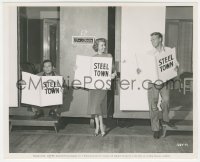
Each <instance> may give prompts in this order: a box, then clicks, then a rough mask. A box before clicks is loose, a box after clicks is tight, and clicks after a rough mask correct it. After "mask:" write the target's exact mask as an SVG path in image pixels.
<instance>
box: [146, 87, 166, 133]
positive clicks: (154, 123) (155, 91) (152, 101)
mask: <svg viewBox="0 0 200 162" xmlns="http://www.w3.org/2000/svg"><path fill="white" fill-rule="evenodd" d="M169 92H170V89H169V87H168V86H167V83H163V84H162V85H156V84H152V83H149V84H148V102H149V110H150V111H149V112H150V119H151V129H152V131H159V130H160V123H159V109H158V106H157V105H158V100H159V94H160V95H161V97H162V102H161V109H162V119H163V121H165V122H169Z"/></svg>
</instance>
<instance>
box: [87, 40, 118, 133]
mask: <svg viewBox="0 0 200 162" xmlns="http://www.w3.org/2000/svg"><path fill="white" fill-rule="evenodd" d="M93 49H94V51H95V52H96V54H95V55H94V57H112V55H111V54H108V53H107V52H106V39H104V38H99V39H96V40H95V42H94V45H93ZM115 76H116V71H115V68H114V64H113V63H112V74H111V79H114V78H115ZM106 94H107V90H100V89H92V90H89V106H88V114H90V115H91V116H92V117H94V118H95V124H96V129H95V132H94V136H98V135H99V129H100V131H101V136H105V134H106V132H105V130H104V124H103V116H104V115H107V108H106V107H105V106H104V107H103V101H104V99H105V97H106Z"/></svg>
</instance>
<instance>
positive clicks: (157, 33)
mask: <svg viewBox="0 0 200 162" xmlns="http://www.w3.org/2000/svg"><path fill="white" fill-rule="evenodd" d="M154 35H157V36H158V37H159V38H161V41H163V35H162V34H161V33H160V32H153V33H151V37H152V36H154Z"/></svg>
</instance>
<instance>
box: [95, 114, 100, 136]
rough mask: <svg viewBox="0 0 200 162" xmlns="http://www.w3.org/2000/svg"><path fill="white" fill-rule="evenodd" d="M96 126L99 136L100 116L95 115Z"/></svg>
mask: <svg viewBox="0 0 200 162" xmlns="http://www.w3.org/2000/svg"><path fill="white" fill-rule="evenodd" d="M95 124H96V129H95V133H96V134H98V133H99V118H98V115H95Z"/></svg>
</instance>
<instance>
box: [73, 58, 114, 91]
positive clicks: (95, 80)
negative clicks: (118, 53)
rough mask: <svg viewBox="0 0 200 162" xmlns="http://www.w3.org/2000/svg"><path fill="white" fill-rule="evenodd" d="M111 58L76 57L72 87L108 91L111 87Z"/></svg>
mask: <svg viewBox="0 0 200 162" xmlns="http://www.w3.org/2000/svg"><path fill="white" fill-rule="evenodd" d="M111 72H112V58H111V57H91V56H81V55H77V56H76V71H75V76H74V82H73V86H74V87H82V88H88V89H101V90H108V89H110V87H111Z"/></svg>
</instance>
